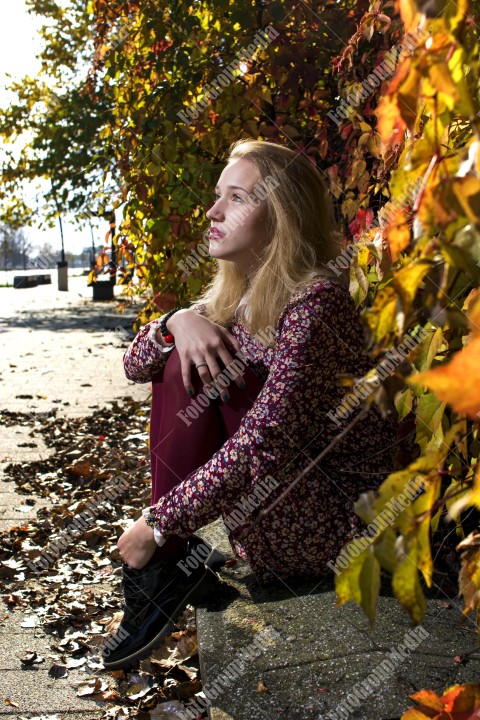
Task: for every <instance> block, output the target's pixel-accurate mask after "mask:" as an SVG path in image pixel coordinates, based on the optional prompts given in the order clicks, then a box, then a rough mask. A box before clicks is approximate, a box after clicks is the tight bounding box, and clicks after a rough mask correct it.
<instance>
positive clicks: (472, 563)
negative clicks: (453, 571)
mask: <svg viewBox="0 0 480 720" xmlns="http://www.w3.org/2000/svg"><path fill="white" fill-rule="evenodd" d="M457 550H461V551H462V552H461V555H460V560H461V565H462V567H461V570H460V574H459V576H458V583H459V589H460V595H462V597H463V602H464V609H463V613H464V615H465V616H467V615H470V613H471V612H473V611H474V610H475V609H476V610H477V622H479V623H480V533H479V532H478V531H476V530H474V532H473V533H472V534H471V535H469V536H468V537H466V538H465V540H462V542H461V543H459V544H458V545H457ZM479 629H480V628H479Z"/></svg>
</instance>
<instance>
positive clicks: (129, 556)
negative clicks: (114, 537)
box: [117, 517, 157, 570]
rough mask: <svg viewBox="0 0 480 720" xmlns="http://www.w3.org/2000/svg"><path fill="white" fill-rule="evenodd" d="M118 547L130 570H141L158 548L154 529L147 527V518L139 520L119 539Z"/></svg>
mask: <svg viewBox="0 0 480 720" xmlns="http://www.w3.org/2000/svg"><path fill="white" fill-rule="evenodd" d="M117 547H118V550H119V552H120V555H121V556H122V560H123V562H125V563H126V564H127V565H128V567H129V568H132V570H141V569H142V568H143V567H144V565H146V564H147V562H148V561H149V560H150V558H151V557H152V555H153V553H154V552H155V549H156V547H157V543H156V542H155V538H154V537H153V528H152V527H150V525H147V523H146V522H145V518H143V517H141V518H139V519H138V520H136V521H135V522H134V523H133V525H132V526H131V527H129V528H128V530H125V532H124V533H123V535H121V536H120V537H119V539H118V542H117Z"/></svg>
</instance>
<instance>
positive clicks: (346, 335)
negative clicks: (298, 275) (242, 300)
mask: <svg viewBox="0 0 480 720" xmlns="http://www.w3.org/2000/svg"><path fill="white" fill-rule="evenodd" d="M282 321H283V322H282ZM278 327H279V329H278V330H277V348H276V354H275V358H274V362H273V364H272V366H271V368H270V373H269V376H268V378H267V381H266V383H265V385H264V387H263V388H262V390H261V391H260V393H259V395H258V397H257V399H256V400H255V403H254V405H253V406H252V408H251V409H250V410H249V411H248V412H247V413H246V414H245V416H244V417H243V419H242V422H241V423H240V426H239V429H238V431H237V432H236V433H235V434H234V435H233V436H232V437H231V438H230V439H229V440H227V442H226V443H225V444H224V445H223V446H222V447H221V448H220V450H219V451H218V452H216V453H215V455H213V457H212V458H211V460H209V461H208V462H207V463H206V464H205V465H203V466H202V467H200V468H198V469H197V470H196V471H195V472H193V473H191V474H190V475H188V476H187V478H186V479H185V480H184V481H183V482H182V483H180V484H179V485H178V486H177V487H176V488H174V489H173V490H172V491H170V493H168V494H167V495H166V496H165V497H164V498H162V499H161V500H160V501H159V502H158V503H157V505H156V506H153V507H152V508H151V512H150V515H149V517H148V522H149V524H151V525H156V526H157V527H158V528H159V530H160V532H161V533H162V535H163V536H164V537H168V536H169V535H172V534H175V535H179V536H182V537H186V536H188V535H189V534H191V533H192V532H194V531H195V530H196V529H198V528H199V527H202V526H203V525H205V524H207V523H208V522H211V521H212V520H214V519H215V518H217V517H218V516H219V515H220V514H222V513H223V514H225V512H228V511H229V509H232V508H233V507H234V506H235V503H236V502H238V500H240V499H241V498H242V497H244V496H245V495H247V494H248V493H249V492H251V491H252V487H253V485H254V483H256V482H258V481H259V480H262V479H266V478H267V476H269V475H272V476H273V477H275V478H276V479H277V480H278V481H279V483H281V481H282V480H283V481H286V480H288V479H289V477H290V474H291V472H292V469H291V468H290V471H289V468H288V466H289V464H290V463H291V462H294V461H296V462H297V464H298V462H299V461H301V460H303V457H304V458H305V462H304V464H307V462H308V459H307V457H306V456H305V455H303V457H302V451H303V449H304V448H307V447H308V444H309V442H310V441H311V440H312V439H314V438H317V435H318V433H319V432H321V437H320V439H319V440H318V439H316V442H317V443H318V442H320V443H321V445H322V446H323V445H325V444H327V443H328V442H329V441H330V440H331V439H332V438H333V437H334V436H335V435H336V434H337V433H338V428H337V427H336V426H335V424H334V423H333V422H332V421H329V420H328V418H327V417H326V416H327V413H328V412H329V411H331V410H334V409H335V406H336V404H337V403H338V402H339V400H340V398H341V396H342V393H343V391H342V390H341V389H340V388H339V386H338V382H337V373H338V372H341V371H342V370H345V365H346V364H347V365H348V364H351V365H352V366H355V364H356V362H355V361H356V358H357V355H358V353H359V352H361V339H360V337H361V332H360V333H358V332H355V328H357V330H358V320H357V319H356V318H355V308H354V305H353V302H352V300H351V298H350V297H349V295H348V292H346V291H345V290H343V289H342V288H339V287H338V286H337V285H333V286H330V287H329V286H323V285H322V286H320V288H319V286H318V284H316V289H313V288H311V289H309V290H308V291H307V292H306V293H305V295H304V296H303V297H302V298H301V300H300V301H299V302H296V303H293V304H290V305H287V307H286V309H285V310H284V312H283V313H282V316H281V317H280V319H279V325H278ZM313 407H315V408H317V409H316V410H315V411H313V410H312V408H313ZM319 408H320V410H319ZM319 412H320V413H321V416H322V426H321V427H318V423H317V424H315V422H314V421H313V418H316V419H317V420H318V417H319ZM324 416H325V419H324V420H323V417H324ZM294 464H295V462H294Z"/></svg>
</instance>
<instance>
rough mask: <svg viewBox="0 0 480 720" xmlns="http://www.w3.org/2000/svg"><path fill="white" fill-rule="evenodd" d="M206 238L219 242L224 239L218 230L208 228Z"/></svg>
mask: <svg viewBox="0 0 480 720" xmlns="http://www.w3.org/2000/svg"><path fill="white" fill-rule="evenodd" d="M208 236H209V238H210V240H221V239H222V238H224V237H225V233H224V232H222V231H221V230H219V229H218V228H210V232H209V233H208Z"/></svg>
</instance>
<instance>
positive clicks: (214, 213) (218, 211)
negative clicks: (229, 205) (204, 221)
mask: <svg viewBox="0 0 480 720" xmlns="http://www.w3.org/2000/svg"><path fill="white" fill-rule="evenodd" d="M206 216H207V218H208V219H209V220H218V221H219V222H221V221H222V220H224V219H225V216H224V213H223V210H222V208H221V206H220V200H217V202H216V203H214V204H213V205H212V207H211V208H210V210H207V212H206Z"/></svg>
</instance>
